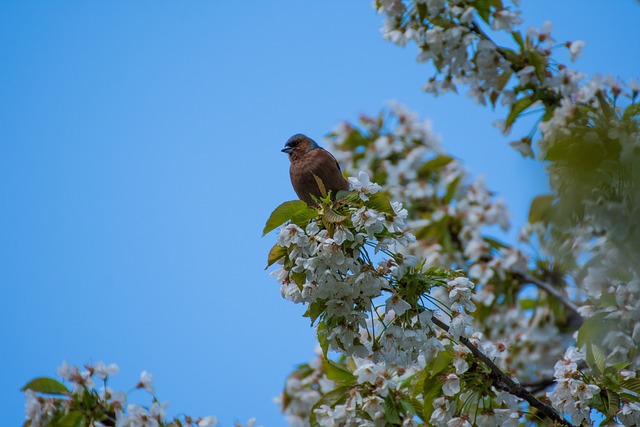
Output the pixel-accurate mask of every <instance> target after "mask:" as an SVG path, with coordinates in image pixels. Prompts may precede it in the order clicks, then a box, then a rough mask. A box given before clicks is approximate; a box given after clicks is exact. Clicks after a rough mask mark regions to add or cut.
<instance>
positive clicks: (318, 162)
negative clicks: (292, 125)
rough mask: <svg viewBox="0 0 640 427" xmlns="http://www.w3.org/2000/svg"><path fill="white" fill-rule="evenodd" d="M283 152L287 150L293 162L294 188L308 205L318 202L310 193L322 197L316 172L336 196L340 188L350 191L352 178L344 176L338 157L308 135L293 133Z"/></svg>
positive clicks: (328, 189) (291, 170)
mask: <svg viewBox="0 0 640 427" xmlns="http://www.w3.org/2000/svg"><path fill="white" fill-rule="evenodd" d="M281 151H282V152H284V153H287V154H288V155H289V160H290V161H291V165H290V166H289V175H290V176H291V184H292V185H293V189H294V190H295V191H296V194H297V195H298V198H300V200H302V201H304V202H306V203H307V204H308V205H314V204H315V202H314V201H313V199H312V198H311V195H314V196H315V197H317V198H320V197H322V193H321V192H320V187H319V186H318V183H317V182H316V179H315V177H314V175H315V176H317V177H318V178H320V179H321V180H322V183H323V184H324V187H325V190H326V191H327V192H329V191H331V195H332V196H333V197H335V195H336V193H337V192H338V191H340V190H349V181H347V180H346V179H344V177H343V176H342V172H340V165H339V164H338V161H337V160H336V158H335V157H333V155H331V153H329V152H328V151H327V150H325V149H324V148H322V147H320V146H319V145H318V144H317V143H316V142H315V141H314V140H313V139H311V138H309V137H308V136H305V135H303V134H301V133H298V134H295V135H293V136H292V137H291V138H289V140H288V141H287V143H286V144H285V145H284V148H283V149H282V150H281Z"/></svg>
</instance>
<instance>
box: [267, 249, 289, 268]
mask: <svg viewBox="0 0 640 427" xmlns="http://www.w3.org/2000/svg"><path fill="white" fill-rule="evenodd" d="M286 254H287V248H285V247H284V246H280V245H279V244H277V243H276V244H275V245H273V247H272V248H271V250H270V251H269V256H268V257H267V266H266V267H265V268H264V269H265V270H266V269H267V268H269V267H271V266H272V265H273V264H274V263H276V262H278V260H279V259H280V258H282V257H283V256H285V255H286Z"/></svg>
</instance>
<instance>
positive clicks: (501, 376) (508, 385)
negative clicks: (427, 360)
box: [431, 316, 571, 426]
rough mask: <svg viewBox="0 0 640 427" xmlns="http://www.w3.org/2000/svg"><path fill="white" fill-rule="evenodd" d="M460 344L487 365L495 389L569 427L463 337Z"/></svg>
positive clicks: (434, 319) (443, 326) (438, 323)
mask: <svg viewBox="0 0 640 427" xmlns="http://www.w3.org/2000/svg"><path fill="white" fill-rule="evenodd" d="M431 320H432V321H433V323H434V324H435V325H436V326H438V327H439V328H442V329H444V330H445V331H447V332H448V331H449V326H447V324H445V323H444V322H442V321H441V320H440V319H438V318H437V317H435V316H432V317H431ZM460 342H461V343H462V344H463V345H464V346H465V347H467V348H468V349H469V350H471V353H473V355H474V356H475V357H476V358H478V359H479V360H481V361H482V362H483V363H484V364H485V365H487V367H488V368H489V369H490V370H491V374H492V378H493V381H494V384H495V385H496V386H497V387H499V388H500V389H502V390H504V391H507V392H509V393H511V394H513V395H514V396H518V397H519V398H521V399H524V400H526V401H527V402H528V403H529V405H531V406H533V407H534V408H536V409H538V411H540V413H541V414H543V415H544V416H546V417H548V418H549V419H551V420H553V421H555V422H557V423H560V424H562V425H565V426H571V424H570V423H569V422H568V421H566V420H565V419H564V418H562V417H561V416H560V415H559V414H558V413H557V412H556V411H555V410H554V409H553V408H552V407H551V406H549V405H547V404H546V403H543V402H541V401H540V400H538V399H537V398H536V397H535V396H534V395H533V394H531V392H530V391H529V390H527V389H526V388H524V387H523V386H522V385H521V384H518V383H517V382H515V381H514V380H513V379H512V378H511V377H510V376H508V375H507V374H505V373H504V372H502V370H501V369H500V368H498V366H496V364H495V363H493V361H492V360H491V359H489V358H488V357H487V356H486V355H485V354H484V353H483V352H481V351H480V349H479V348H478V347H476V346H475V345H473V343H472V342H471V341H469V340H468V339H466V338H464V337H460Z"/></svg>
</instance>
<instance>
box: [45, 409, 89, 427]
mask: <svg viewBox="0 0 640 427" xmlns="http://www.w3.org/2000/svg"><path fill="white" fill-rule="evenodd" d="M49 424H50V425H51V427H83V426H84V425H85V423H84V417H83V416H82V412H80V411H71V412H69V413H67V414H65V415H63V416H62V418H60V419H58V420H57V421H56V422H55V423H54V422H53V420H52V421H51V423H49Z"/></svg>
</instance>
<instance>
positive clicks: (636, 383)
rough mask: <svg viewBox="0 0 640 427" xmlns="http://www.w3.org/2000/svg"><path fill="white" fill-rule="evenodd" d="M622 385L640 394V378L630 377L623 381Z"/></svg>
mask: <svg viewBox="0 0 640 427" xmlns="http://www.w3.org/2000/svg"><path fill="white" fill-rule="evenodd" d="M622 387H624V388H626V389H627V390H631V391H633V392H634V393H638V394H640V378H629V379H628V380H624V381H622Z"/></svg>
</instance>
